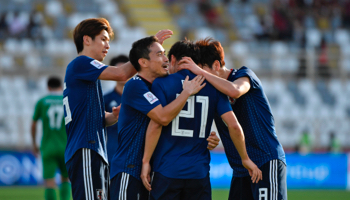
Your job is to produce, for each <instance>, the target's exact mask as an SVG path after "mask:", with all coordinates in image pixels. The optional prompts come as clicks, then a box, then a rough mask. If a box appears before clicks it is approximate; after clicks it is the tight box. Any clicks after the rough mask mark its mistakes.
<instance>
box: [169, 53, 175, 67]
mask: <svg viewBox="0 0 350 200" xmlns="http://www.w3.org/2000/svg"><path fill="white" fill-rule="evenodd" d="M175 63H176V58H175V56H174V55H171V61H170V64H171V66H175Z"/></svg>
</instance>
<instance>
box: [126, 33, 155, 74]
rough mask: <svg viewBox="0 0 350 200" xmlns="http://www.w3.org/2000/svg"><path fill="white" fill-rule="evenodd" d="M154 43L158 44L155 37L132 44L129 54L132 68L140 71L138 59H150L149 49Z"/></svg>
mask: <svg viewBox="0 0 350 200" xmlns="http://www.w3.org/2000/svg"><path fill="white" fill-rule="evenodd" d="M154 42H158V38H156V37H155V36H149V37H145V38H142V39H140V40H137V41H136V42H134V43H133V44H132V48H131V50H130V53H129V58H130V62H131V64H132V65H133V66H134V68H135V69H136V71H140V70H141V66H140V64H139V59H140V58H145V59H147V60H149V59H150V57H149V53H150V52H151V50H150V49H149V48H150V46H151V45H152V44H153V43H154Z"/></svg>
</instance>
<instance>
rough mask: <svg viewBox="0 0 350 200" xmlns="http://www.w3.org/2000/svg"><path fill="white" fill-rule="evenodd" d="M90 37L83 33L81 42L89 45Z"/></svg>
mask: <svg viewBox="0 0 350 200" xmlns="http://www.w3.org/2000/svg"><path fill="white" fill-rule="evenodd" d="M91 40H92V39H91V37H90V36H88V35H84V36H83V43H84V44H85V45H87V46H89V45H90V43H91Z"/></svg>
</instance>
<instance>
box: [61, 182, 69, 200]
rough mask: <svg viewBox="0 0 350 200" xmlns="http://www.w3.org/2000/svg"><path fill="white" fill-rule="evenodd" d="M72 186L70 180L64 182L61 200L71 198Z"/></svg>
mask: <svg viewBox="0 0 350 200" xmlns="http://www.w3.org/2000/svg"><path fill="white" fill-rule="evenodd" d="M70 196H71V187H70V183H69V182H62V184H61V185H60V198H61V200H70Z"/></svg>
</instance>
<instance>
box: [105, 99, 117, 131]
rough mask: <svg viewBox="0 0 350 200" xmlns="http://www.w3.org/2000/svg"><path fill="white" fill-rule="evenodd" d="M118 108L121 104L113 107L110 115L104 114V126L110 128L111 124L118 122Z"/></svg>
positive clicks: (108, 113)
mask: <svg viewBox="0 0 350 200" xmlns="http://www.w3.org/2000/svg"><path fill="white" fill-rule="evenodd" d="M120 106H121V104H120V105H119V106H118V107H113V108H112V112H111V113H110V112H105V123H106V126H112V125H113V124H115V123H117V122H118V118H119V111H120Z"/></svg>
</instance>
